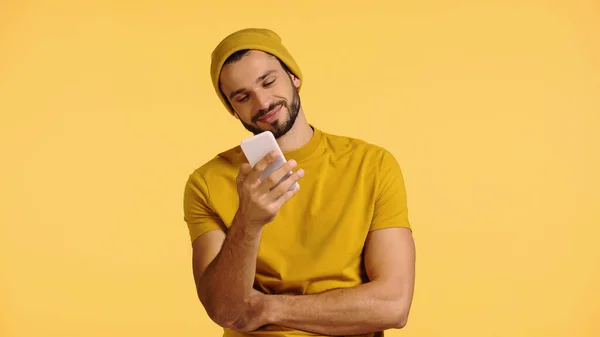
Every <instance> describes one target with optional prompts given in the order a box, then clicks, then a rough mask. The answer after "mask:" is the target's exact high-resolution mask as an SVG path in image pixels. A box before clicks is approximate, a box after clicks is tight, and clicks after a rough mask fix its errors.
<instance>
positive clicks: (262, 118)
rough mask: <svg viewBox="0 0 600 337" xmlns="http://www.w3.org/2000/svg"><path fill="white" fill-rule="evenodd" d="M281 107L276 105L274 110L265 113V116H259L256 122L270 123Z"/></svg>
mask: <svg viewBox="0 0 600 337" xmlns="http://www.w3.org/2000/svg"><path fill="white" fill-rule="evenodd" d="M282 107H283V105H281V104H280V105H278V106H277V107H276V108H274V109H272V110H271V111H269V112H267V113H266V114H264V115H262V116H260V117H259V118H258V119H257V120H258V121H260V122H272V121H271V119H272V118H273V117H275V116H276V115H277V114H278V113H279V111H281V108H282Z"/></svg>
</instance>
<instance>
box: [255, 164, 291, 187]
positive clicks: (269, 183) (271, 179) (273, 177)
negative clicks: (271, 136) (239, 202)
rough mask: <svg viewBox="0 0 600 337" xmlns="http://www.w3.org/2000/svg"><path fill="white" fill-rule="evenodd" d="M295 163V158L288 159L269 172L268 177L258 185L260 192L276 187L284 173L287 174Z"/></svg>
mask: <svg viewBox="0 0 600 337" xmlns="http://www.w3.org/2000/svg"><path fill="white" fill-rule="evenodd" d="M296 165H297V163H296V161H295V160H293V159H292V160H290V161H288V162H286V163H285V164H283V165H281V167H279V168H278V169H277V170H275V171H274V172H273V173H271V174H270V175H269V176H268V177H266V178H265V180H264V181H263V182H262V183H261V185H260V190H261V191H262V192H268V191H270V190H272V189H273V188H275V187H277V185H278V184H279V183H281V182H282V180H283V179H284V178H285V176H286V175H289V174H290V172H291V171H292V169H293V168H294V167H296Z"/></svg>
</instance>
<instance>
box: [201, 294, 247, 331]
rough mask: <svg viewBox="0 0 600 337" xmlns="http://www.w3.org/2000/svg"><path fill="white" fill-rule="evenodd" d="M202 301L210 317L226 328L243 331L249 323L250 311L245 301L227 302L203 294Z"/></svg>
mask: <svg viewBox="0 0 600 337" xmlns="http://www.w3.org/2000/svg"><path fill="white" fill-rule="evenodd" d="M200 301H201V302H202V305H203V307H204V309H205V310H206V314H207V315H208V317H209V318H210V319H211V320H212V321H213V322H214V323H215V324H217V325H219V326H220V327H222V328H224V329H232V330H237V331H243V330H244V329H245V328H246V326H247V324H248V317H249V316H248V313H247V310H246V306H245V305H244V303H227V301H223V299H218V298H214V297H213V296H210V295H208V296H203V297H201V299H200Z"/></svg>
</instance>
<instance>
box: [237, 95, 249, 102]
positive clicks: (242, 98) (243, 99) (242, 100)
mask: <svg viewBox="0 0 600 337" xmlns="http://www.w3.org/2000/svg"><path fill="white" fill-rule="evenodd" d="M247 100H248V95H244V96H242V97H241V98H238V99H237V101H238V102H240V103H242V102H245V101H247Z"/></svg>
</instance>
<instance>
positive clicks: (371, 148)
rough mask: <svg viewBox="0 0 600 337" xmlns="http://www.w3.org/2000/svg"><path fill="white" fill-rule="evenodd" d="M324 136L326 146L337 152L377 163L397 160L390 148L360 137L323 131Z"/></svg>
mask: <svg viewBox="0 0 600 337" xmlns="http://www.w3.org/2000/svg"><path fill="white" fill-rule="evenodd" d="M323 138H324V141H325V144H326V146H327V147H328V148H329V149H330V150H331V151H332V152H333V153H335V154H339V155H345V154H349V155H352V156H353V157H355V158H356V159H360V160H367V161H368V162H369V163H372V164H377V165H380V164H385V163H386V162H388V161H390V160H395V158H394V155H393V154H392V153H391V152H390V151H389V150H388V149H386V148H384V147H383V146H381V145H377V144H375V143H372V142H369V141H367V140H364V139H361V138H358V137H351V136H345V135H337V134H332V133H326V132H323Z"/></svg>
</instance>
